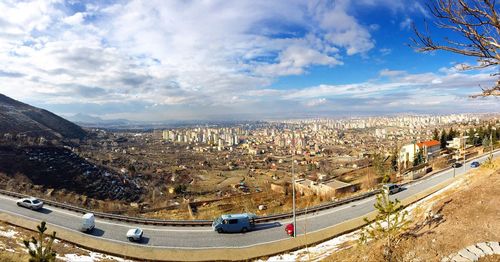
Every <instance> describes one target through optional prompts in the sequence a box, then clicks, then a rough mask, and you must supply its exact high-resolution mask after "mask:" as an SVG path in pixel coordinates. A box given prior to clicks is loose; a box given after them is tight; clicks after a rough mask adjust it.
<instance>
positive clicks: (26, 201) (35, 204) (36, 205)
mask: <svg viewBox="0 0 500 262" xmlns="http://www.w3.org/2000/svg"><path fill="white" fill-rule="evenodd" d="M16 203H17V205H18V206H20V207H26V208H29V209H33V210H39V209H41V208H42V207H43V202H42V201H40V200H39V199H37V198H34V197H27V198H21V199H19V200H17V202H16Z"/></svg>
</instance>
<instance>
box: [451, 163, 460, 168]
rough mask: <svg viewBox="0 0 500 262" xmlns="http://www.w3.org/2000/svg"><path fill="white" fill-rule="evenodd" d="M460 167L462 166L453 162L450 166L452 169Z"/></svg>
mask: <svg viewBox="0 0 500 262" xmlns="http://www.w3.org/2000/svg"><path fill="white" fill-rule="evenodd" d="M461 166H462V164H460V163H458V162H455V163H453V165H451V167H453V168H459V167H461Z"/></svg>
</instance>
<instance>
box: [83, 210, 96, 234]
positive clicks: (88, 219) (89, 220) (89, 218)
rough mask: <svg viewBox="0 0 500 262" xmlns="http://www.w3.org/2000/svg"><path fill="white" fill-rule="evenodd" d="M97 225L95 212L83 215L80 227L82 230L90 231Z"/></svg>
mask: <svg viewBox="0 0 500 262" xmlns="http://www.w3.org/2000/svg"><path fill="white" fill-rule="evenodd" d="M94 227H95V217H94V214H93V213H86V214H85V215H83V216H82V224H81V227H80V231H82V232H90V231H92V229H94Z"/></svg>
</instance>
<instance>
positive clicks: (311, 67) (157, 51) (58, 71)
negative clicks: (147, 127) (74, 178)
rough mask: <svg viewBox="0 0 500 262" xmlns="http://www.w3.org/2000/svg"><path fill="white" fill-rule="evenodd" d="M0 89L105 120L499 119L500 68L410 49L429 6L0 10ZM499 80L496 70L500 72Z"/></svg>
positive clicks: (251, 0) (41, 6)
mask: <svg viewBox="0 0 500 262" xmlns="http://www.w3.org/2000/svg"><path fill="white" fill-rule="evenodd" d="M0 13H1V14H2V15H1V16H0V93H3V94H5V95H7V96H10V97H12V98H15V99H18V100H21V101H23V102H25V103H29V104H32V105H34V106H38V107H42V108H45V109H48V110H50V111H53V112H54V113H57V114H60V115H63V116H71V115H74V114H85V115H91V116H97V117H101V118H103V119H117V118H120V119H129V120H142V121H164V120H204V119H210V120H226V119H228V120H238V119H241V120H257V119H269V118H293V117H329V116H349V115H379V114H397V113H425V114H447V113H462V112H500V103H499V100H498V98H486V99H471V98H469V95H471V94H476V93H480V91H481V89H480V87H488V86H491V85H492V84H493V82H494V80H495V79H494V78H493V77H491V76H490V74H491V73H492V72H493V70H495V69H486V70H476V71H466V72H465V71H462V70H459V68H460V64H462V63H467V64H475V63H476V61H475V60H473V59H471V58H467V57H462V56H459V55H454V54H450V53H446V52H433V53H419V52H416V51H415V49H414V48H412V47H410V46H409V45H408V44H410V43H411V37H413V36H414V33H413V31H412V24H413V23H414V24H415V25H416V26H417V27H418V28H424V21H427V22H428V24H429V27H430V33H431V34H432V35H434V36H436V37H440V38H442V37H446V36H449V37H451V38H453V37H454V36H453V35H448V33H447V32H444V31H442V30H439V29H437V28H435V27H434V26H433V21H434V18H433V17H432V15H431V14H430V13H429V11H428V10H427V9H426V7H425V2H424V0H422V1H420V0H416V1H410V0H408V1H406V0H356V1H349V0H336V1H327V0H325V1H314V0H311V1H295V0H286V1H285V0H283V1H268V0H238V1H226V0H220V1H219V0H213V1H209V0H199V1H190V0H185V1H184V0H183V1H175V0H171V1H163V0H149V1H134V0H132V1H112V0H105V1H84V2H80V1H64V0H46V1H11V0H2V1H0ZM496 70H498V69H496Z"/></svg>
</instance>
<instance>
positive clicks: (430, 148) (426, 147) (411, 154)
mask: <svg viewBox="0 0 500 262" xmlns="http://www.w3.org/2000/svg"><path fill="white" fill-rule="evenodd" d="M440 146H441V143H440V142H439V141H437V140H429V141H424V142H419V143H415V144H407V145H404V146H402V147H401V150H400V151H399V158H398V159H399V164H400V165H401V168H403V169H407V168H410V167H412V166H413V160H414V159H415V156H416V155H417V154H418V153H419V152H420V150H422V155H423V156H424V160H425V162H428V161H430V160H433V159H435V158H436V157H438V156H439V152H440V150H441V148H440Z"/></svg>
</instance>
